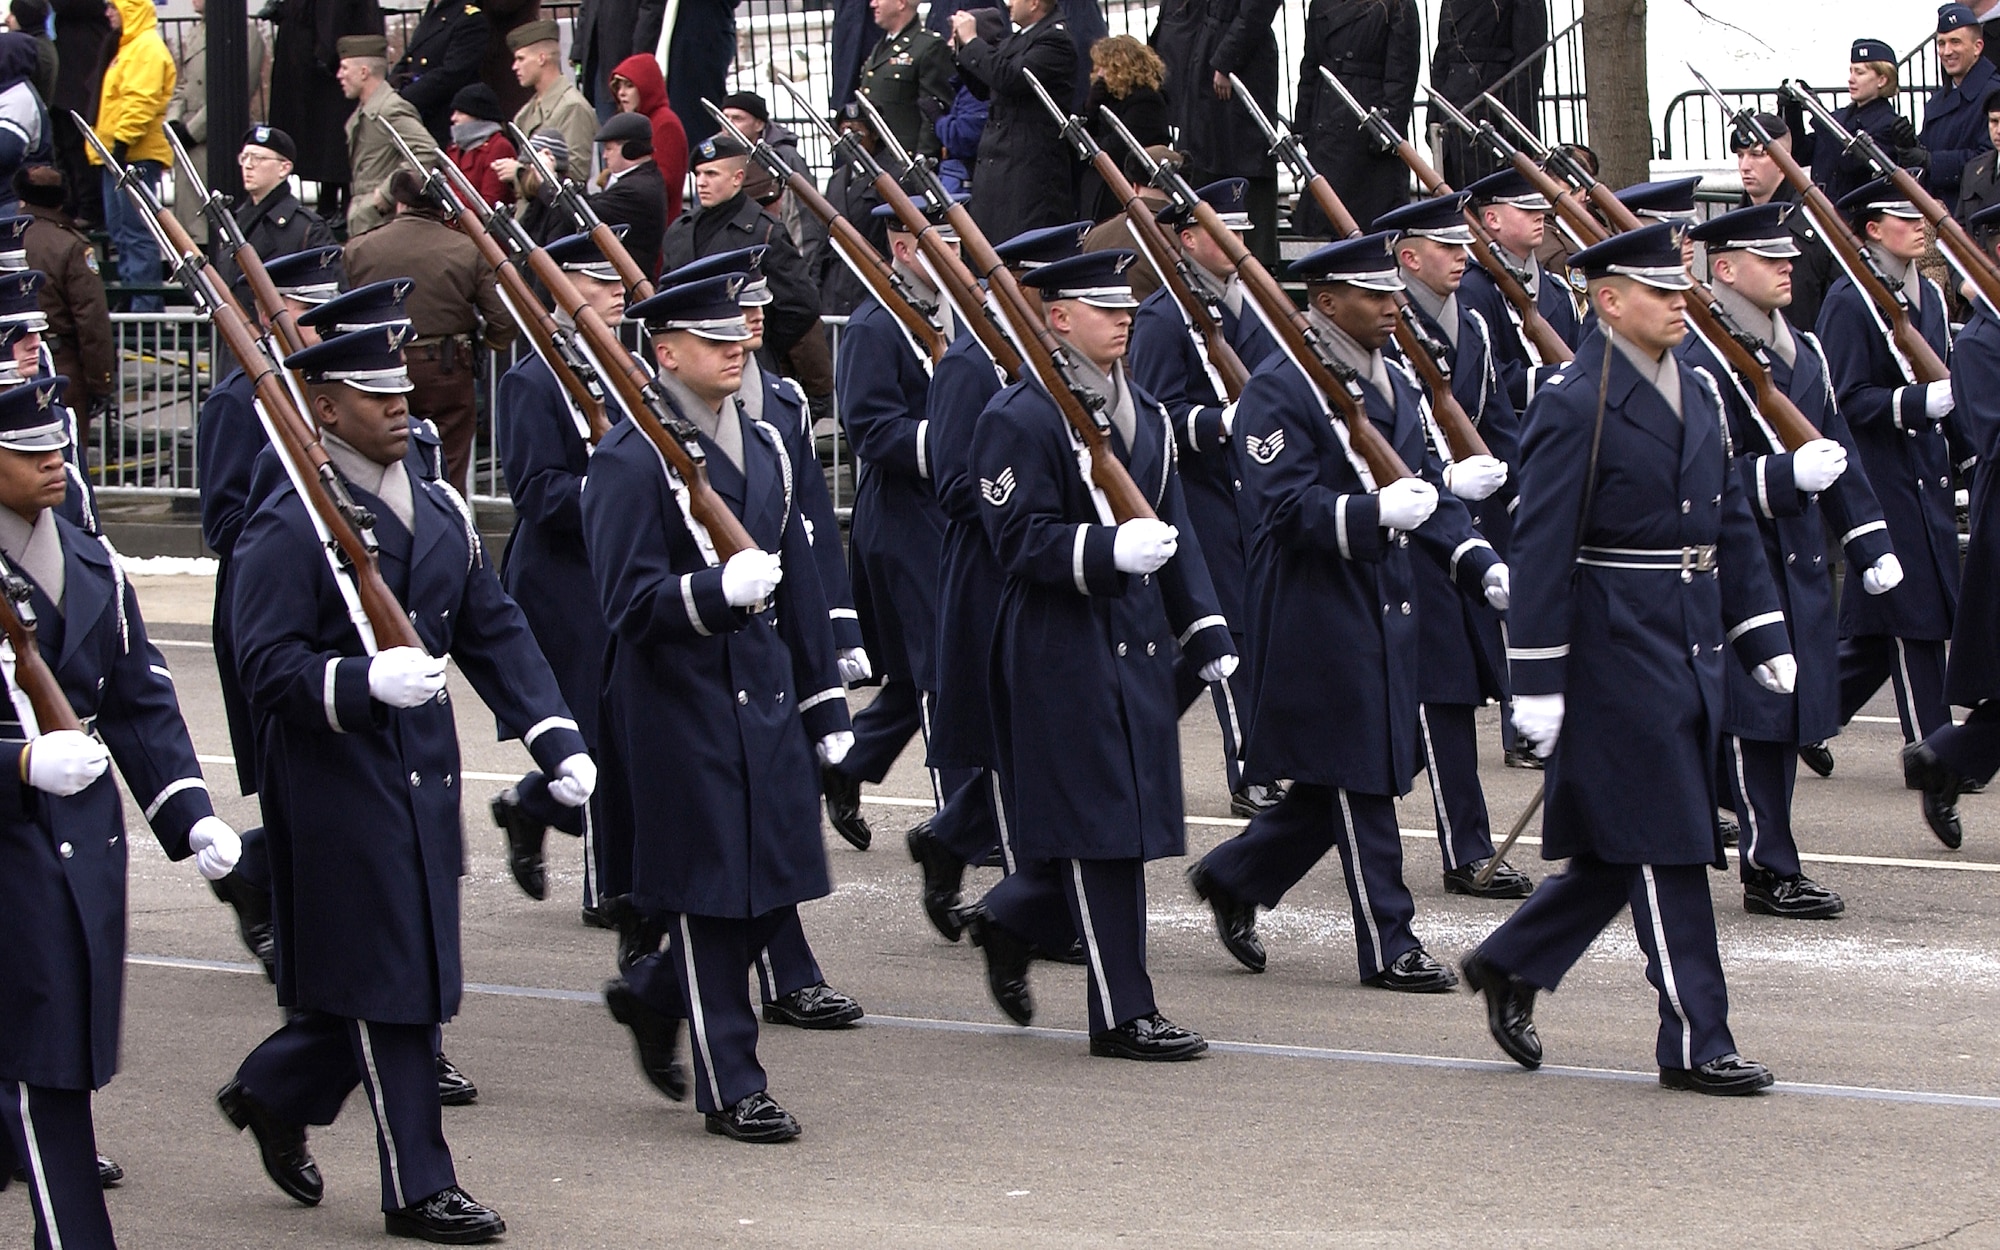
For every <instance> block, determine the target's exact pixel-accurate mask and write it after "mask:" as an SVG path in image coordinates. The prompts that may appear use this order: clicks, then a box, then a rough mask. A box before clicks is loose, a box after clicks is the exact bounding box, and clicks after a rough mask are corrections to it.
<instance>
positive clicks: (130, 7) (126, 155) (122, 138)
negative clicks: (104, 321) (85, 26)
mask: <svg viewBox="0 0 2000 1250" xmlns="http://www.w3.org/2000/svg"><path fill="white" fill-rule="evenodd" d="M108 8H109V9H110V11H111V12H113V13H115V14H116V15H117V19H118V52H117V55H115V56H113V57H112V58H111V64H110V65H108V66H106V67H105V70H104V86H103V88H102V90H101V91H100V92H99V94H98V99H97V124H96V127H95V129H96V131H97V139H98V142H100V143H102V144H103V145H104V146H105V147H107V148H110V149H111V154H112V156H114V157H116V158H117V159H118V160H120V161H122V162H124V163H126V164H127V165H129V166H131V168H132V170H133V171H134V173H135V174H136V175H137V176H138V178H139V180H140V181H141V182H144V183H145V184H146V185H147V186H149V187H151V188H152V189H153V190H154V192H156V193H157V192H158V191H159V189H160V175H161V173H163V172H164V171H165V170H166V168H167V166H169V165H171V164H173V160H174V154H173V149H172V148H171V147H169V146H168V145H167V135H166V130H165V127H166V123H167V104H168V102H169V101H171V100H172V99H173V96H174V58H173V55H172V54H171V53H169V52H168V51H167V45H166V42H165V41H164V40H162V39H161V38H160V19H159V16H158V13H157V11H156V10H155V9H154V8H153V5H152V0H109V4H108ZM90 159H91V162H92V163H93V164H95V163H96V162H97V153H96V152H95V151H92V152H91V154H90ZM101 176H102V178H103V181H104V214H105V221H104V224H105V227H106V228H107V229H108V230H109V231H110V232H111V244H112V246H113V247H115V248H116V249H117V250H118V280H119V281H120V282H126V283H145V284H149V285H150V284H156V283H158V282H159V281H160V278H161V273H160V248H159V245H158V244H156V243H155V242H153V234H152V231H151V229H150V228H149V227H148V224H147V223H146V222H145V221H143V220H142V219H141V218H140V216H139V210H138V209H137V208H136V207H135V206H134V205H133V204H132V199H131V197H130V196H128V195H126V194H125V193H124V192H123V191H120V190H118V189H117V188H116V186H115V185H114V181H115V179H114V175H113V174H112V172H111V171H110V170H109V169H106V170H103V171H102V174H101ZM130 306H131V309H132V311H133V312H158V311H160V309H161V308H163V307H165V301H164V300H162V299H161V298H160V296H158V295H154V294H141V295H134V296H132V297H131V304H130Z"/></svg>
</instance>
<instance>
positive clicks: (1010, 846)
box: [986, 769, 1014, 877]
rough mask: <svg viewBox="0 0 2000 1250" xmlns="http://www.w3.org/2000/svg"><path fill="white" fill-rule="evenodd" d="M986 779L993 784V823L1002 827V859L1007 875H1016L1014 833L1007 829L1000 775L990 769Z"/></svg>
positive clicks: (1005, 807)
mask: <svg viewBox="0 0 2000 1250" xmlns="http://www.w3.org/2000/svg"><path fill="white" fill-rule="evenodd" d="M986 777H987V779H988V780H989V781H991V782H992V783H993V823H994V824H996V825H998V826H999V827H1000V858H1001V859H1002V860H1003V861H1005V863H1006V865H1007V875H1008V876H1010V877H1011V876H1013V875H1014V831H1013V830H1011V829H1009V828H1008V827H1007V805H1006V804H1005V803H1003V802H1001V800H1000V773H999V770H997V769H988V770H987V772H986Z"/></svg>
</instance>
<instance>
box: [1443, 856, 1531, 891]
mask: <svg viewBox="0 0 2000 1250" xmlns="http://www.w3.org/2000/svg"><path fill="white" fill-rule="evenodd" d="M1491 862H1492V861H1491V860H1490V859H1481V860H1475V861H1474V862H1472V863H1470V864H1461V865H1460V866H1458V867H1457V868H1447V869H1445V870H1444V892H1445V893H1446V894H1469V895H1471V896H1472V897H1473V898H1526V897H1528V896H1529V895H1530V894H1533V893H1534V892H1535V883H1534V882H1533V881H1532V880H1530V879H1529V877H1528V874H1527V873H1525V872H1522V871H1521V870H1520V869H1519V868H1516V867H1514V865H1512V864H1510V863H1508V862H1507V861H1506V860H1504V859H1503V860H1501V861H1500V866H1499V867H1498V868H1495V869H1494V870H1493V879H1492V880H1491V881H1488V882H1487V883H1486V884H1485V885H1481V884H1479V874H1480V872H1481V871H1482V870H1483V869H1484V868H1485V867H1486V865H1487V864H1488V863H1491Z"/></svg>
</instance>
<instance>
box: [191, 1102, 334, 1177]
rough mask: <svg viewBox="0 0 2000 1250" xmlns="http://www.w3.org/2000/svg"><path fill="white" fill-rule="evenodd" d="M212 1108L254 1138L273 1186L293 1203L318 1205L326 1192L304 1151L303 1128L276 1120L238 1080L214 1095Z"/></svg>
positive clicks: (309, 1153)
mask: <svg viewBox="0 0 2000 1250" xmlns="http://www.w3.org/2000/svg"><path fill="white" fill-rule="evenodd" d="M215 1105H216V1106H218V1107H220V1108H222V1114H223V1115H225V1116H227V1117H228V1118H229V1122H230V1123H231V1124H234V1125H235V1126H236V1127H237V1129H238V1130H242V1129H246V1128H247V1129H249V1130H250V1135H251V1136H252V1137H255V1138H256V1139H257V1151H258V1153H259V1154H260V1155H261V1156H262V1157H263V1160H264V1173H265V1175H267V1176H269V1177H270V1178H271V1181H272V1183H273V1184H275V1185H277V1187H278V1188H279V1189H282V1190H284V1191H285V1193H286V1194H288V1195H290V1196H291V1198H292V1200H293V1201H295V1202H301V1203H304V1204H305V1205H306V1206H309V1207H316V1206H318V1205H319V1200H320V1198H321V1196H322V1195H324V1194H325V1193H326V1183H325V1182H324V1181H323V1180H321V1179H320V1174H319V1164H317V1163H315V1162H313V1157H312V1151H310V1150H308V1149H306V1127H305V1125H303V1124H292V1123H290V1122H288V1121H285V1120H281V1119H279V1118H278V1117H277V1116H276V1115H274V1114H273V1113H272V1112H271V1109H270V1108H269V1107H266V1106H265V1105H264V1104H263V1103H261V1102H258V1101H257V1100H256V1099H255V1098H254V1097H252V1096H251V1094H250V1091H248V1090H246V1089H244V1088H243V1083H242V1082H240V1081H231V1082H230V1083H229V1084H227V1085H225V1086H223V1087H222V1091H221V1092H220V1093H218V1094H217V1095H216V1096H215Z"/></svg>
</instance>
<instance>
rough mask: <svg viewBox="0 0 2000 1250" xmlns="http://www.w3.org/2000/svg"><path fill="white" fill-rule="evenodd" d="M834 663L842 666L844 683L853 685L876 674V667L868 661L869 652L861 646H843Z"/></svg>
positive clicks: (841, 675)
mask: <svg viewBox="0 0 2000 1250" xmlns="http://www.w3.org/2000/svg"><path fill="white" fill-rule="evenodd" d="M834 663H835V664H837V665H838V666H839V667H840V681H841V684H842V685H847V686H852V685H855V684H856V683H858V682H864V681H867V680H868V679H869V678H870V677H873V676H874V675H875V667H874V666H873V665H872V664H870V663H869V662H868V653H867V652H866V651H864V650H862V649H861V648H860V647H842V648H841V649H840V654H839V655H838V656H836V657H835V658H834Z"/></svg>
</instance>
